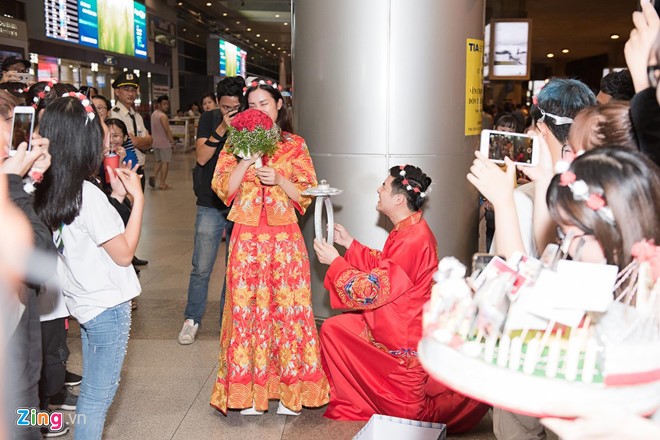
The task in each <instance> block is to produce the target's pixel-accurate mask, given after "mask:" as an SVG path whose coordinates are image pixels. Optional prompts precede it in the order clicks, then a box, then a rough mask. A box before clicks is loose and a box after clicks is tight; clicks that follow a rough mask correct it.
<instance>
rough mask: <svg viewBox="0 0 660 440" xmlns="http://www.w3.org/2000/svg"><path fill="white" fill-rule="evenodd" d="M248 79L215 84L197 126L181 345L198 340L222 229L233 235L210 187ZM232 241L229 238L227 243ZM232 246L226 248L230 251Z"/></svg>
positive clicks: (227, 209)
mask: <svg viewBox="0 0 660 440" xmlns="http://www.w3.org/2000/svg"><path fill="white" fill-rule="evenodd" d="M244 87H245V81H244V80H243V78H242V77H240V76H237V77H228V78H225V79H223V80H222V81H220V82H219V83H218V85H217V87H216V91H217V95H216V96H217V107H218V108H216V109H214V110H211V111H207V112H204V113H203V114H202V116H201V118H200V119H199V125H198V127H197V141H196V143H195V147H196V149H195V154H196V157H197V164H196V165H195V168H194V169H193V190H194V191H195V195H196V196H197V218H196V220H195V239H194V247H193V259H192V265H193V269H192V272H190V281H189V283H188V302H187V304H186V310H185V312H184V317H185V321H184V323H183V328H182V329H181V332H180V333H179V337H178V341H179V344H182V345H189V344H192V343H193V342H195V336H196V335H197V330H198V329H199V326H200V324H201V323H202V317H203V316H204V311H205V310H206V298H207V296H208V290H209V279H210V278H211V272H213V266H214V265H215V259H216V256H217V255H218V247H219V246H220V242H221V241H222V235H223V231H225V233H226V235H227V237H229V236H230V235H231V230H232V226H233V223H232V222H231V221H229V220H227V214H228V213H229V208H228V207H227V206H226V205H225V204H224V203H222V201H221V200H220V199H219V198H218V196H217V195H216V194H215V192H213V190H212V189H211V180H213V172H214V171H215V164H216V162H217V161H218V156H219V155H220V151H222V148H223V147H224V145H225V140H226V139H227V130H228V128H229V124H230V123H231V120H232V118H233V117H234V116H235V115H236V114H237V113H238V109H239V107H240V102H241V98H242V97H243V88H244ZM228 243H229V240H227V244H228ZM228 250H229V248H228V247H227V251H228ZM224 298H225V283H224V282H223V285H222V294H221V296H220V321H222V309H223V307H224Z"/></svg>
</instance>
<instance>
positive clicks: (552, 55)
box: [546, 53, 555, 58]
mask: <svg viewBox="0 0 660 440" xmlns="http://www.w3.org/2000/svg"><path fill="white" fill-rule="evenodd" d="M546 57H548V58H554V57H555V54H554V53H549V54H547V55H546Z"/></svg>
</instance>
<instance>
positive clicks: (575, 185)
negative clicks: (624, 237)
mask: <svg viewBox="0 0 660 440" xmlns="http://www.w3.org/2000/svg"><path fill="white" fill-rule="evenodd" d="M559 186H564V187H568V188H569V189H570V190H571V193H573V199H574V200H580V201H583V202H585V203H586V205H587V206H588V207H589V208H591V209H592V210H593V211H594V212H595V213H596V214H598V215H599V216H600V218H602V219H603V220H605V221H606V222H607V223H609V224H610V225H614V224H616V221H615V219H614V213H612V209H611V208H610V207H609V206H607V202H606V201H605V196H604V195H603V194H602V193H599V192H590V191H589V185H587V183H586V182H585V181H584V180H582V179H580V180H577V176H576V175H575V173H574V172H572V171H564V172H563V173H562V174H561V176H560V178H559Z"/></svg>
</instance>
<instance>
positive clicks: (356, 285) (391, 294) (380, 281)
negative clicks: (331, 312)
mask: <svg viewBox="0 0 660 440" xmlns="http://www.w3.org/2000/svg"><path fill="white" fill-rule="evenodd" d="M352 247H353V246H351V248H352ZM363 262H364V261H363ZM324 285H325V288H326V289H328V291H330V305H331V306H332V308H333V309H357V310H372V309H377V308H379V307H381V306H383V305H385V304H388V303H390V302H392V301H394V300H395V299H397V298H398V297H399V296H401V295H402V294H404V293H405V292H407V291H408V290H409V289H411V288H412V287H413V283H412V281H411V280H410V278H409V277H408V274H406V272H405V271H404V270H403V268H402V267H401V266H399V265H398V264H397V263H396V262H395V261H393V260H390V259H383V260H380V261H379V262H378V264H377V265H376V266H374V267H372V268H371V269H369V270H365V271H361V270H359V269H357V268H356V267H354V266H352V265H351V264H350V263H349V262H348V261H347V260H346V259H345V258H343V257H339V258H336V259H335V261H333V262H332V264H331V265H330V268H329V269H328V272H327V273H326V275H325V283H324Z"/></svg>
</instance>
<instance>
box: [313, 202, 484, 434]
mask: <svg viewBox="0 0 660 440" xmlns="http://www.w3.org/2000/svg"><path fill="white" fill-rule="evenodd" d="M437 268H438V252H437V243H436V241H435V237H434V236H433V233H432V232H431V230H430V229H429V227H428V224H427V223H426V221H425V220H424V219H422V214H421V212H417V213H415V214H413V215H411V216H410V217H408V218H406V219H405V220H403V221H401V222H399V223H398V224H397V225H396V226H395V227H394V230H393V231H392V232H391V233H390V235H389V237H388V238H387V241H386V242H385V247H384V248H383V251H382V252H379V251H376V250H373V249H370V248H368V247H366V246H364V245H362V244H360V243H358V242H357V241H353V243H352V244H351V246H350V248H349V249H348V250H347V251H346V255H345V256H344V257H339V258H336V259H335V261H333V262H332V264H331V265H330V268H329V269H328V272H327V274H326V276H325V287H326V289H328V290H329V291H330V304H331V305H332V307H333V308H335V309H347V310H353V311H356V312H353V313H345V314H343V315H340V316H335V317H332V318H329V319H328V320H326V322H325V323H324V324H323V326H322V328H321V354H322V361H323V367H324V369H325V371H326V374H327V375H328V379H329V381H330V404H329V405H328V408H327V410H326V412H325V417H328V418H330V419H337V420H368V419H369V418H370V417H371V416H372V415H373V414H385V415H389V416H395V417H403V418H407V419H413V420H423V421H431V422H440V423H445V424H447V425H448V429H449V430H450V432H454V433H456V432H464V431H467V430H469V429H471V428H472V427H473V426H474V425H475V424H476V423H478V422H479V421H480V420H481V418H482V417H483V415H484V414H485V412H486V411H487V409H488V407H487V406H486V405H484V404H481V403H479V402H477V401H474V400H472V399H469V398H467V397H465V396H463V395H461V394H458V393H455V392H453V391H452V390H450V389H448V388H446V387H445V386H443V385H441V384H440V383H438V382H436V381H435V380H433V379H431V378H430V377H429V375H428V374H427V373H426V371H424V369H423V368H422V366H421V365H420V363H419V360H418V359H417V344H418V342H419V340H420V339H421V337H422V306H423V305H424V303H426V301H428V300H429V298H430V296H431V285H432V282H433V279H432V277H433V274H434V273H435V271H436V270H437Z"/></svg>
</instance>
